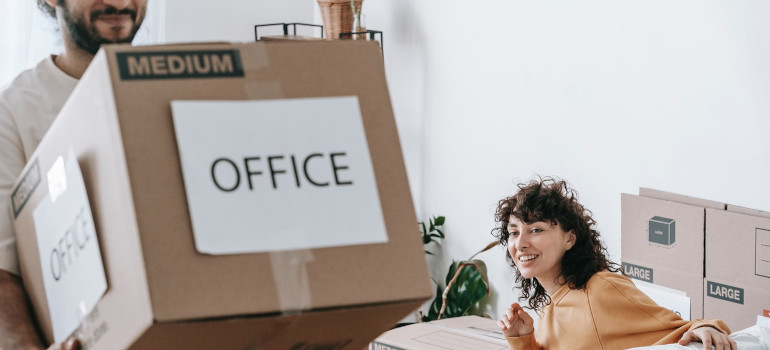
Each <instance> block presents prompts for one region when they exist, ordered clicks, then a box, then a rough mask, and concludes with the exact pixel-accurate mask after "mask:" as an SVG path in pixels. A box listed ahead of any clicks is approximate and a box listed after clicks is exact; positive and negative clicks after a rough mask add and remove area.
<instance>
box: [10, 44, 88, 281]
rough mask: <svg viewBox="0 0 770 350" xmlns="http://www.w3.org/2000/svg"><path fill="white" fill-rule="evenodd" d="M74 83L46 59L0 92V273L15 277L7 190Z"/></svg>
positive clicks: (14, 251) (14, 242)
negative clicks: (12, 274)
mask: <svg viewBox="0 0 770 350" xmlns="http://www.w3.org/2000/svg"><path fill="white" fill-rule="evenodd" d="M77 83H78V80H77V79H75V78H73V77H71V76H69V75H67V74H66V73H64V72H62V71H61V70H60V69H59V68H58V67H56V65H55V64H54V62H53V56H49V57H48V58H46V59H44V60H43V61H41V62H40V63H39V64H38V65H37V66H36V67H35V68H32V69H29V70H26V71H24V72H22V73H21V74H19V76H17V77H16V79H14V80H13V81H12V82H11V83H10V84H8V85H6V86H4V87H2V88H1V89H0V269H1V270H5V271H8V272H11V273H14V274H17V275H18V274H19V260H18V256H17V253H16V239H15V236H14V232H13V213H12V209H11V199H10V193H11V191H12V188H11V187H12V186H13V183H14V181H16V178H17V177H18V176H19V174H20V173H21V171H22V169H23V168H24V165H25V164H26V163H27V161H28V160H29V157H30V156H31V155H32V152H33V151H34V150H35V148H37V145H38V144H39V143H40V140H41V139H42V138H43V135H45V132H46V131H47V130H48V128H49V127H50V126H51V123H52V122H53V120H54V118H56V115H58V114H59V110H60V109H61V107H62V106H63V105H64V102H65V101H67V98H68V97H69V95H70V93H72V90H74V89H75V86H76V85H77Z"/></svg>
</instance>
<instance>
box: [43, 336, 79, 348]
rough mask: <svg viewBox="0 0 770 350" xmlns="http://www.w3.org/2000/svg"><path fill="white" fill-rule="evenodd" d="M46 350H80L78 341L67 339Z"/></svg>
mask: <svg viewBox="0 0 770 350" xmlns="http://www.w3.org/2000/svg"><path fill="white" fill-rule="evenodd" d="M47 350H80V341H79V340H77V339H69V340H67V341H66V342H64V343H54V344H51V346H49V347H48V349H47Z"/></svg>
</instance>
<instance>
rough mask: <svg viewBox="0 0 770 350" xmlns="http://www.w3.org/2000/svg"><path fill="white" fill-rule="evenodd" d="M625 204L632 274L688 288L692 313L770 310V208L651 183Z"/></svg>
mask: <svg viewBox="0 0 770 350" xmlns="http://www.w3.org/2000/svg"><path fill="white" fill-rule="evenodd" d="M621 205H622V224H621V226H622V227H621V230H622V231H621V234H622V238H621V244H622V246H621V254H622V263H623V267H624V270H625V272H626V273H627V274H628V275H629V276H630V277H632V278H636V279H640V280H644V281H646V282H651V283H654V284H659V285H662V286H665V287H669V288H674V289H677V290H681V291H684V292H686V294H687V296H688V297H690V299H691V308H690V309H691V318H692V319H695V318H717V319H722V320H725V322H727V324H728V325H729V326H730V327H731V328H732V329H734V330H736V329H743V328H746V327H749V326H751V325H753V324H754V322H755V320H756V316H757V315H768V314H770V213H767V212H762V211H758V210H753V209H747V208H741V207H737V206H733V205H729V204H723V203H719V202H713V201H708V200H704V199H699V198H693V197H687V196H682V195H677V194H672V193H667V192H662V191H657V190H651V189H646V188H641V189H640V190H639V195H638V196H636V195H631V194H622V196H621Z"/></svg>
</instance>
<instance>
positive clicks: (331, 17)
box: [317, 0, 363, 39]
mask: <svg viewBox="0 0 770 350" xmlns="http://www.w3.org/2000/svg"><path fill="white" fill-rule="evenodd" d="M317 1H318V6H319V7H320V8H321V18H322V20H323V22H324V38H326V39H338V38H339V36H340V33H346V32H352V31H353V22H354V19H353V9H351V8H350V0H317ZM362 3H363V0H355V4H356V9H358V10H359V11H360V10H361V5H362ZM348 38H350V37H348Z"/></svg>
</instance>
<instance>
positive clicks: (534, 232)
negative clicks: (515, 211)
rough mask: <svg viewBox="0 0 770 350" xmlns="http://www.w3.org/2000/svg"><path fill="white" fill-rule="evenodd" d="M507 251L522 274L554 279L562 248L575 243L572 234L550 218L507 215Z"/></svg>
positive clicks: (556, 274) (548, 279)
mask: <svg viewBox="0 0 770 350" xmlns="http://www.w3.org/2000/svg"><path fill="white" fill-rule="evenodd" d="M508 233H509V236H508V252H509V253H510V254H511V258H513V263H514V264H516V267H517V268H518V269H519V272H520V273H521V275H522V276H523V277H524V278H533V277H534V278H537V280H538V281H540V282H541V283H543V282H544V281H554V280H556V278H557V276H559V273H560V272H561V259H562V257H564V252H566V251H567V250H569V249H570V248H572V246H574V245H575V238H576V237H575V234H574V233H572V232H571V231H570V232H565V231H564V230H563V229H562V228H561V226H559V225H558V224H551V223H550V222H543V221H538V222H533V223H531V224H527V223H524V222H522V221H520V220H519V219H518V218H516V217H514V216H513V215H511V217H510V219H509V221H508Z"/></svg>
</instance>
